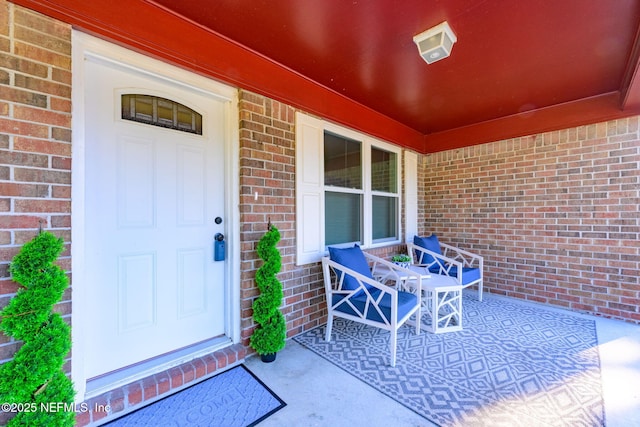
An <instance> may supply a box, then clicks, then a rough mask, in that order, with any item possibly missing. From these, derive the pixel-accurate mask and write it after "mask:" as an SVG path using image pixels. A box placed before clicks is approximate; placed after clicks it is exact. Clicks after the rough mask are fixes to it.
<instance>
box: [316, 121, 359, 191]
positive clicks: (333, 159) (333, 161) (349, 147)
mask: <svg viewBox="0 0 640 427" xmlns="http://www.w3.org/2000/svg"><path fill="white" fill-rule="evenodd" d="M361 151H362V148H361V143H360V142H358V141H353V140H351V139H347V138H343V137H341V136H337V135H334V134H331V133H328V132H325V133H324V185H331V186H334V187H344V188H357V189H362V155H361Z"/></svg>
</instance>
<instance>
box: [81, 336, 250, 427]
mask: <svg viewBox="0 0 640 427" xmlns="http://www.w3.org/2000/svg"><path fill="white" fill-rule="evenodd" d="M246 355H247V351H246V349H245V348H244V346H242V345H241V344H235V345H232V346H230V347H227V348H224V349H222V350H218V351H215V352H213V353H210V354H207V355H204V356H202V357H198V358H196V359H194V360H192V361H190V362H186V363H183V364H182V365H179V366H174V367H173V368H170V369H168V370H166V371H163V372H158V373H157V374H154V375H151V376H148V377H146V378H142V379H140V380H138V381H134V382H132V383H130V384H126V385H123V386H122V387H119V388H116V389H114V390H111V391H108V392H106V393H103V394H101V395H99V396H95V397H93V398H91V399H89V400H87V401H85V402H83V403H82V404H80V405H78V406H77V407H78V408H82V409H84V408H87V410H86V411H80V412H78V414H77V415H76V426H78V427H82V426H99V425H102V424H105V423H107V422H109V421H113V420H114V419H116V418H119V417H122V416H124V415H126V414H128V413H130V412H133V411H135V410H137V409H140V408H142V407H144V406H147V405H149V404H151V403H153V402H155V401H157V400H160V399H162V398H165V397H167V396H169V395H171V394H173V393H177V392H179V391H180V390H182V389H184V388H186V387H188V386H191V385H194V384H196V383H198V382H200V381H203V380H205V379H207V378H210V377H212V376H214V375H216V374H219V373H221V372H224V371H226V370H228V369H231V368H232V367H234V366H236V365H239V364H240V363H242V362H243V361H244V359H245V357H246Z"/></svg>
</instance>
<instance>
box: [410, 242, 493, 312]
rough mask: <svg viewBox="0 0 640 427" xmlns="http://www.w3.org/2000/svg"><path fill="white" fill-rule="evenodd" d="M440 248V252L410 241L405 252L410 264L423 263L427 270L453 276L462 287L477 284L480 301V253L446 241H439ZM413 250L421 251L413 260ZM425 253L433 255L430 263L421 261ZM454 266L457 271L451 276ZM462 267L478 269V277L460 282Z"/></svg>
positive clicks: (481, 271)
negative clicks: (409, 258) (463, 282)
mask: <svg viewBox="0 0 640 427" xmlns="http://www.w3.org/2000/svg"><path fill="white" fill-rule="evenodd" d="M440 248H441V250H442V254H439V253H436V252H433V251H430V250H428V249H425V248H423V247H422V246H418V245H416V244H414V243H412V242H407V252H408V253H409V257H411V263H412V264H418V265H423V266H425V267H427V269H429V271H431V272H432V273H434V274H443V275H446V276H450V277H454V278H456V279H457V280H458V283H460V285H461V286H462V288H463V289H464V288H468V287H469V286H473V285H478V300H479V301H482V281H483V266H484V259H483V258H482V257H481V256H480V255H477V254H474V253H472V252H469V251H465V250H462V249H460V248H456V247H455V246H451V245H448V244H446V243H442V242H440ZM414 251H418V252H421V255H420V257H419V259H418V260H415V255H414V254H415V252H414ZM425 254H428V255H431V256H432V257H433V261H432V262H431V263H430V264H426V263H423V262H422V259H423V258H424V255H425ZM416 261H417V262H416ZM436 266H437V268H438V271H437V272H435V271H434V270H435V269H433V267H436ZM454 267H457V271H456V275H455V276H452V275H451V274H449V273H450V272H451V270H452V269H453V268H454ZM463 267H470V268H477V269H479V271H480V278H479V279H477V280H474V281H472V282H469V283H465V284H462V268H463Z"/></svg>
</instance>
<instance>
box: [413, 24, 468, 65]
mask: <svg viewBox="0 0 640 427" xmlns="http://www.w3.org/2000/svg"><path fill="white" fill-rule="evenodd" d="M456 41H458V38H457V37H456V35H455V34H453V30H452V29H451V27H450V26H449V24H448V23H447V21H444V22H442V23H440V24H438V25H436V26H435V27H433V28H430V29H428V30H427V31H424V32H422V33H420V34H418V35H416V36H414V37H413V42H414V43H415V44H416V45H417V46H418V52H420V56H421V57H422V59H424V60H425V61H426V62H427V64H433V63H434V62H436V61H440V60H441V59H444V58H446V57H447V56H449V55H451V49H453V44H454V43H455V42H456Z"/></svg>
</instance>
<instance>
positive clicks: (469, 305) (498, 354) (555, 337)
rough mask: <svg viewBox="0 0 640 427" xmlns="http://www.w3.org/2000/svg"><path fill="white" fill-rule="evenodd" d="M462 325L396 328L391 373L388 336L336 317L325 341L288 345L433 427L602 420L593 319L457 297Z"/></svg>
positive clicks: (304, 338) (320, 330) (319, 332)
mask: <svg viewBox="0 0 640 427" xmlns="http://www.w3.org/2000/svg"><path fill="white" fill-rule="evenodd" d="M426 321H427V317H426V316H425V317H423V322H426ZM425 324H426V323H425ZM463 327H464V329H463V330H462V331H459V332H451V333H445V334H439V335H435V334H431V333H428V332H424V331H421V333H420V334H419V335H416V334H415V328H414V327H410V326H403V327H401V328H400V329H399V331H398V356H397V358H398V360H397V364H396V367H395V368H392V367H391V366H390V365H389V332H387V331H383V330H381V329H378V328H374V327H371V326H367V325H362V324H360V323H355V322H352V321H348V320H344V319H339V318H336V319H335V320H334V324H333V333H332V336H331V341H329V342H327V341H325V339H324V335H325V326H320V327H317V328H315V329H311V330H309V331H306V332H304V333H303V334H300V335H298V336H296V337H294V340H295V341H296V342H298V343H300V344H302V345H303V346H305V347H307V348H309V349H311V350H312V351H314V352H315V353H317V354H319V355H320V356H322V357H324V358H325V359H327V360H329V361H330V362H332V363H334V364H335V365H337V366H338V367H340V368H342V369H344V370H345V371H347V372H349V373H351V374H352V375H354V376H355V377H357V378H359V379H361V380H362V381H364V382H365V383H367V384H369V385H370V386H371V387H374V388H375V389H377V390H379V391H380V392H382V393H384V394H386V395H387V396H389V397H391V398H392V399H394V400H396V401H398V402H399V403H401V404H403V405H404V406H406V407H408V408H410V409H412V410H413V411H415V412H416V413H418V414H420V415H422V416H424V417H425V418H427V419H428V420H430V421H432V422H434V423H436V424H439V425H441V426H465V427H466V426H492V427H495V426H510V427H511V426H601V425H604V424H605V419H604V403H603V400H602V386H601V375H600V355H599V352H598V340H597V337H596V329H595V322H594V321H593V320H590V319H587V318H585V317H582V316H574V315H571V314H568V313H567V314H564V313H559V312H557V311H552V310H546V309H544V308H543V307H539V308H538V307H536V306H532V305H530V304H526V305H525V304H521V303H517V302H515V301H512V300H509V299H503V298H486V299H485V302H479V301H477V300H476V299H475V298H468V297H464V299H463Z"/></svg>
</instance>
